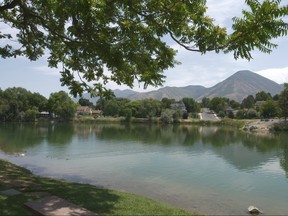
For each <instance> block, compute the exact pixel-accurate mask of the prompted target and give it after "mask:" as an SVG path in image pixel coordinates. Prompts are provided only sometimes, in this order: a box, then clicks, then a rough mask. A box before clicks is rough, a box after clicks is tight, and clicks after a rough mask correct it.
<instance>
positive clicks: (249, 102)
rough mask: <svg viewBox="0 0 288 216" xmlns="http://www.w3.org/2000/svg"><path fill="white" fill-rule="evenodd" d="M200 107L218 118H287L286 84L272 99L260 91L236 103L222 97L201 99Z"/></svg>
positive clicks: (287, 91)
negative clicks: (209, 110) (210, 111)
mask: <svg viewBox="0 0 288 216" xmlns="http://www.w3.org/2000/svg"><path fill="white" fill-rule="evenodd" d="M201 104H202V106H204V107H208V108H210V109H211V110H213V111H214V112H215V113H216V114H217V115H218V116H219V117H229V118H237V119H254V118H275V117H284V118H285V119H286V118H287V116H288V84H286V83H285V84H284V90H283V91H282V92H281V93H280V94H276V95H274V96H273V97H272V96H271V94H270V93H267V92H264V91H261V92H258V93H257V94H256V95H254V96H253V95H249V96H247V97H246V98H244V99H243V100H242V102H241V103H238V102H236V101H234V100H229V99H228V98H223V97H214V98H212V99H209V98H203V99H202V103H201Z"/></svg>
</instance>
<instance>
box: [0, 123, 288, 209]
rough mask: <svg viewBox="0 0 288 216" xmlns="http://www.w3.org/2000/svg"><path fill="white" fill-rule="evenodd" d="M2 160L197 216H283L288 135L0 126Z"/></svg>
mask: <svg viewBox="0 0 288 216" xmlns="http://www.w3.org/2000/svg"><path fill="white" fill-rule="evenodd" d="M0 157H1V158H3V159H6V160H9V161H11V162H13V163H15V164H18V165H21V166H24V167H26V168H28V169H30V170H32V171H33V173H35V174H38V175H42V176H49V177H53V178H62V179H68V180H72V181H75V182H80V183H90V184H94V185H99V186H104V187H109V188H114V189H120V190H126V191H129V192H132V193H137V194H142V195H145V196H148V197H151V198H153V199H157V200H160V201H162V202H166V203H169V204H172V205H174V206H177V207H182V208H186V209H188V210H192V211H197V212H200V213H202V214H213V215H215V214H218V215H223V214H226V215H228V214H229V215H239V214H242V215H245V214H248V213H247V207H248V206H249V205H255V206H257V207H258V208H259V209H261V210H262V211H263V212H264V215H271V214H273V215H288V135H287V134H275V135H269V136H259V135H258V136H257V135H253V134H248V133H244V132H241V131H239V130H235V129H228V128H224V127H223V128H222V127H196V126H191V125H178V126H157V125H143V124H135V125H121V124H88V125H84V124H74V125H73V124H46V125H45V124H0Z"/></svg>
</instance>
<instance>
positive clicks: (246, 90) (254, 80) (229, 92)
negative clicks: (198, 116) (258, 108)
mask: <svg viewBox="0 0 288 216" xmlns="http://www.w3.org/2000/svg"><path fill="white" fill-rule="evenodd" d="M282 90H283V86H282V85H280V84H278V83H276V82H274V81H272V80H270V79H267V78H265V77H263V76H260V75H258V74H256V73H253V72H251V71H247V70H244V71H238V72H236V73H235V74H233V75H232V76H230V77H229V78H227V79H226V80H224V81H222V82H220V83H218V84H217V85H215V86H213V87H211V88H209V89H208V91H207V92H206V93H205V94H203V95H201V96H200V97H198V98H197V100H200V99H201V98H203V97H208V98H213V97H216V96H218V97H227V98H229V99H233V100H236V101H242V100H243V99H244V98H245V97H247V96H248V95H255V94H256V93H257V92H260V91H264V92H269V93H270V94H271V95H275V94H278V93H279V92H281V91H282Z"/></svg>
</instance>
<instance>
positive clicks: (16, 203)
mask: <svg viewBox="0 0 288 216" xmlns="http://www.w3.org/2000/svg"><path fill="white" fill-rule="evenodd" d="M0 168H1V169H0V183H1V184H0V192H1V191H4V190H7V189H15V190H17V191H20V194H19V195H13V196H8V195H3V194H1V193H0V200H1V202H0V215H23V214H25V215H35V214H33V212H30V211H28V210H27V209H26V208H25V207H24V203H26V202H27V201H31V200H35V199H40V198H43V197H45V195H47V193H48V194H51V195H55V196H58V197H60V198H62V199H65V200H68V201H70V202H72V203H75V204H77V205H79V206H81V207H84V208H86V209H88V210H90V211H92V212H95V213H97V214H100V215H109V214H110V215H111V214H112V215H155V214H157V215H191V216H196V215H199V214H197V213H195V212H191V211H189V210H187V209H181V208H177V207H174V206H172V205H169V204H167V203H163V202H160V201H157V200H154V199H151V198H149V197H147V196H142V195H137V194H132V193H129V192H127V191H120V190H114V189H109V188H102V187H99V186H95V185H91V184H80V183H75V182H73V181H67V180H61V179H54V178H47V177H42V176H38V175H34V174H33V173H32V172H31V171H30V170H28V169H26V168H24V167H21V166H18V165H15V164H13V163H11V162H9V161H7V160H3V159H0ZM12 203H13V204H12Z"/></svg>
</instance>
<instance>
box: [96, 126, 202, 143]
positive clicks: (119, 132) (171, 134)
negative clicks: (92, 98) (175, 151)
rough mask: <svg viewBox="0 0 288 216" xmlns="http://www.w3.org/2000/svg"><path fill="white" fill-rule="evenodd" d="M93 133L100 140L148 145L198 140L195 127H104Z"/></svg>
mask: <svg viewBox="0 0 288 216" xmlns="http://www.w3.org/2000/svg"><path fill="white" fill-rule="evenodd" d="M95 133H96V136H97V138H98V139H101V140H111V141H114V140H118V141H119V140H120V141H123V142H125V141H126V142H127V141H137V142H141V143H142V144H149V145H151V144H162V145H179V144H185V145H188V144H189V145H193V144H194V143H195V142H196V141H197V140H199V138H200V134H199V132H198V128H197V127H190V126H181V125H179V126H173V125H163V126H162V125H146V124H135V125H121V126H119V125H118V126H113V125H104V126H102V127H101V129H100V130H98V131H97V132H96V131H95Z"/></svg>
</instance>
